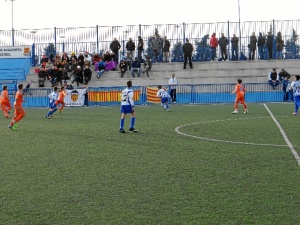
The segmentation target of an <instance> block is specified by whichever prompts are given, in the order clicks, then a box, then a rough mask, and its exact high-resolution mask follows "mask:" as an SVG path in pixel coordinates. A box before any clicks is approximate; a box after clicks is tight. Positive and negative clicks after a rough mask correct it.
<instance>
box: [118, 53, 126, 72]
mask: <svg viewBox="0 0 300 225" xmlns="http://www.w3.org/2000/svg"><path fill="white" fill-rule="evenodd" d="M119 67H120V71H121V77H124V75H125V73H126V71H127V63H126V60H125V57H124V58H122V59H121V61H120V65H119Z"/></svg>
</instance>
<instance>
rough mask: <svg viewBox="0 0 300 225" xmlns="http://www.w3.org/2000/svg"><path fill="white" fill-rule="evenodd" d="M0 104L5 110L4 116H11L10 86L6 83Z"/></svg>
mask: <svg viewBox="0 0 300 225" xmlns="http://www.w3.org/2000/svg"><path fill="white" fill-rule="evenodd" d="M0 105H1V109H2V110H3V113H4V116H5V117H6V118H9V115H8V114H9V113H10V112H9V111H10V110H11V109H12V107H11V104H10V101H9V97H8V88H7V86H6V85H3V87H2V92H1V97H0Z"/></svg>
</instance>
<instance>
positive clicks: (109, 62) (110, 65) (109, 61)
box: [103, 51, 117, 71]
mask: <svg viewBox="0 0 300 225" xmlns="http://www.w3.org/2000/svg"><path fill="white" fill-rule="evenodd" d="M113 54H114V53H113V52H112V53H109V51H106V52H105V54H104V55H103V61H104V62H105V71H109V70H115V69H116V67H117V63H116V62H115V61H114V60H113Z"/></svg>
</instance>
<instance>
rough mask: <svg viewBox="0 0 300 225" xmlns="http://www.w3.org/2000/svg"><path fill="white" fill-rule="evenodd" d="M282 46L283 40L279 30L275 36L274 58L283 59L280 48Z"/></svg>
mask: <svg viewBox="0 0 300 225" xmlns="http://www.w3.org/2000/svg"><path fill="white" fill-rule="evenodd" d="M283 46H284V41H283V40H282V36H281V32H278V33H277V36H276V58H277V59H283V55H282V50H283Z"/></svg>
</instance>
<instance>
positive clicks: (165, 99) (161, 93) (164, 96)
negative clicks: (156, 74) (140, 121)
mask: <svg viewBox="0 0 300 225" xmlns="http://www.w3.org/2000/svg"><path fill="white" fill-rule="evenodd" d="M157 88H158V92H157V94H156V96H157V97H159V98H160V99H161V105H162V106H163V107H164V109H166V110H167V111H170V108H169V104H168V103H169V99H170V98H171V97H170V95H169V93H168V92H167V91H166V89H164V88H162V86H161V85H158V86H157Z"/></svg>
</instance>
